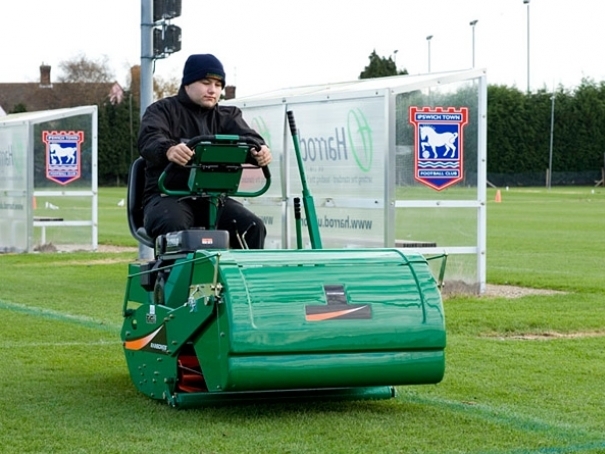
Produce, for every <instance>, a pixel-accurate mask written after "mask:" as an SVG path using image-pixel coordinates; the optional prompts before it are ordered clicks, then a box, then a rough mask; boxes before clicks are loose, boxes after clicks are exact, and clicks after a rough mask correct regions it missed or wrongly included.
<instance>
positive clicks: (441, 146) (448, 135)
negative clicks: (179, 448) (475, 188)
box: [410, 106, 468, 191]
mask: <svg viewBox="0 0 605 454" xmlns="http://www.w3.org/2000/svg"><path fill="white" fill-rule="evenodd" d="M467 122H468V108H467V107H462V108H460V109H455V108H453V107H448V108H443V107H436V108H434V109H430V108H428V107H423V108H418V107H414V106H412V107H410V123H412V124H413V125H414V178H415V179H416V180H417V181H420V182H421V183H423V184H425V185H427V186H430V187H431V188H433V189H436V190H438V191H441V190H442V189H445V188H447V187H448V186H451V185H453V184H455V183H457V182H458V181H460V180H462V178H463V177H464V174H463V163H464V161H463V159H462V156H463V150H462V148H463V143H464V141H463V140H462V139H463V137H462V128H463V127H464V125H466V123H467Z"/></svg>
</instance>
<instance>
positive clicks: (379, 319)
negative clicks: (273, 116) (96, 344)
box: [121, 112, 446, 407]
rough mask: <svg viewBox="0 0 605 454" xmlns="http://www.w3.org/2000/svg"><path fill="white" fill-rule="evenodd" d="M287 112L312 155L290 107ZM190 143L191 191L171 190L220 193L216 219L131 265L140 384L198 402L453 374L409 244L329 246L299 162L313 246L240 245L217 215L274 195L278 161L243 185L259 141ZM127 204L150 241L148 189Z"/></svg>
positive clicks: (436, 292)
mask: <svg viewBox="0 0 605 454" xmlns="http://www.w3.org/2000/svg"><path fill="white" fill-rule="evenodd" d="M288 119H289V121H290V129H291V132H292V137H293V140H294V145H295V151H296V153H297V155H298V157H300V151H299V150H298V137H297V133H296V126H295V124H294V118H293V115H292V114H291V112H288ZM188 145H189V146H190V147H191V148H192V149H194V150H195V155H194V161H193V162H192V163H190V165H189V172H190V178H189V180H188V182H187V189H186V190H173V189H168V188H166V187H164V183H163V181H164V179H163V178H160V182H159V184H160V189H161V190H162V191H163V192H165V193H167V194H171V195H177V196H183V197H205V198H207V199H208V201H209V207H210V216H209V219H210V223H209V227H208V229H194V230H187V231H181V232H174V233H169V234H167V235H161V236H159V237H158V238H157V240H156V241H155V244H154V258H153V259H152V260H146V261H137V262H135V263H131V264H129V270H128V280H127V285H126V293H125V298H124V305H123V315H124V324H123V327H122V332H121V338H122V341H123V345H124V352H125V355H126V362H127V364H128V368H129V371H130V376H131V378H132V381H133V383H134V385H135V387H136V388H137V389H138V390H139V391H140V392H142V393H143V394H145V395H147V396H149V397H151V398H153V399H158V400H164V401H166V402H167V403H168V404H170V405H172V406H175V407H191V406H203V405H207V404H215V403H226V402H246V401H253V402H259V401H266V400H279V401H282V400H292V399H305V400H309V399H321V400H325V399H339V400H342V399H347V400H350V399H354V400H356V399H386V398H391V397H393V396H394V395H395V387H396V386H399V385H412V384H431V383H438V382H440V381H441V380H442V378H443V375H444V369H445V344H446V335H445V325H444V312H443V305H442V300H441V293H440V289H439V286H438V284H437V281H436V279H435V277H434V276H433V274H432V272H431V269H430V267H429V265H428V262H427V259H426V258H425V257H424V256H422V255H421V254H419V253H417V252H411V251H405V252H404V251H403V250H402V249H397V248H376V249H374V248H368V249H322V248H321V241H320V239H319V230H318V228H317V222H316V216H315V214H314V213H315V211H314V207H313V206H312V205H313V200H312V198H311V196H310V194H309V193H308V190H307V188H306V181H305V177H304V171H303V169H302V160H300V159H299V169H300V171H301V179H302V182H303V202H304V205H305V213H306V215H307V220H308V225H309V235H310V237H311V239H312V240H313V244H312V248H311V249H302V248H301V245H302V241H300V240H299V241H298V242H297V244H298V246H299V248H298V249H294V250H290V249H279V250H252V249H247V248H246V243H245V238H238V240H239V241H240V243H241V244H242V246H243V247H244V248H243V249H237V250H234V249H229V247H228V245H229V233H228V232H226V231H220V230H216V229H215V225H214V224H215V221H216V215H217V211H218V210H219V209H220V204H221V200H222V198H223V197H225V196H232V197H241V196H245V197H254V196H259V195H262V194H263V193H264V192H266V191H267V190H268V188H269V185H270V174H269V171H268V169H267V168H263V174H264V176H265V184H264V186H263V187H262V188H261V189H259V190H258V191H256V192H252V193H243V192H238V187H239V182H240V178H241V175H242V171H243V170H242V169H243V168H244V167H245V166H246V165H247V164H245V162H246V158H247V155H248V153H249V151H250V149H253V148H257V149H258V144H257V143H255V142H254V141H251V140H249V139H246V138H243V137H238V136H230V135H216V136H200V137H197V138H195V139H192V141H190V142H189V144H188ZM134 167H135V166H133V169H131V181H129V192H130V191H136V190H137V189H136V188H137V187H138V188H140V187H142V186H141V184H140V182H139V183H138V184H135V182H134V181H133V180H136V178H135V177H133V175H134V173H135V171H134ZM139 167H140V162H139ZM128 200H129V225H130V226H131V231H132V232H133V235H135V237H136V238H138V239H139V240H141V241H144V242H147V243H146V244H149V242H148V237H146V236H145V234H144V231H142V229H141V226H140V225H139V226H137V225H136V224H137V222H136V219H134V218H136V217H137V214H136V210H137V209H139V210H140V206H138V205H137V203H136V201H137V197H135V196H134V195H133V194H129V199H128ZM297 202H298V203H300V202H299V201H297ZM298 210H299V211H300V208H298ZM138 216H139V217H138V219H139V221H140V213H139V214H138ZM133 219H134V220H133ZM300 235H301V233H300V229H297V236H298V237H300ZM317 245H319V247H317Z"/></svg>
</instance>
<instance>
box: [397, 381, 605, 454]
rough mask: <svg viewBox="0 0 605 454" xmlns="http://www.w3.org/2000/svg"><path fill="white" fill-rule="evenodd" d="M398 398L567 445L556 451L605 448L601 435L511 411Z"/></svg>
mask: <svg viewBox="0 0 605 454" xmlns="http://www.w3.org/2000/svg"><path fill="white" fill-rule="evenodd" d="M399 398H400V399H402V400H405V401H407V402H414V403H418V404H421V405H432V406H436V407H438V408H441V409H444V410H447V411H450V412H454V413H464V414H465V415H467V416H470V417H472V418H474V419H478V420H480V421H483V422H489V423H492V424H495V425H498V426H508V427H511V428H513V429H514V430H518V431H522V432H535V433H542V434H546V435H548V437H549V438H551V437H552V440H553V441H554V440H557V441H559V442H564V443H565V446H566V447H562V446H557V447H554V449H569V446H570V445H571V444H575V445H576V448H577V449H578V450H579V449H585V447H587V446H590V449H592V448H594V447H595V446H596V447H605V438H603V434H602V433H599V432H596V431H590V430H586V428H585V427H584V426H577V425H574V424H569V423H559V422H555V421H546V420H542V419H539V418H536V417H533V416H528V415H525V414H522V413H520V412H515V411H512V410H511V409H510V408H506V407H504V406H492V405H485V404H481V403H476V402H460V401H454V400H449V399H444V398H441V397H435V396H430V395H420V394H413V393H405V394H404V393H402V394H400V396H399ZM591 438H592V439H594V440H593V441H591V443H590V444H586V443H585V442H586V441H587V440H589V439H591ZM580 442H581V443H580ZM548 449H553V448H548ZM487 452H494V453H495V452H502V451H486V453H487ZM507 452H509V451H507ZM515 452H516V451H515ZM531 452H536V451H531ZM538 452H542V451H538ZM545 452H547V451H545ZM548 452H550V451H548Z"/></svg>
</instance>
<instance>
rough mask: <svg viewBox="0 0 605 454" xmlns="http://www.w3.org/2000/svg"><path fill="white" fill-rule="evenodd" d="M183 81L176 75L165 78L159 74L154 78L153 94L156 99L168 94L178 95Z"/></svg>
mask: <svg viewBox="0 0 605 454" xmlns="http://www.w3.org/2000/svg"><path fill="white" fill-rule="evenodd" d="M180 85H181V81H180V80H179V79H177V78H176V77H171V78H169V79H164V78H162V77H159V76H155V77H154V78H153V95H154V97H155V99H162V98H165V97H166V96H172V95H176V94H177V93H178V91H179V87H180Z"/></svg>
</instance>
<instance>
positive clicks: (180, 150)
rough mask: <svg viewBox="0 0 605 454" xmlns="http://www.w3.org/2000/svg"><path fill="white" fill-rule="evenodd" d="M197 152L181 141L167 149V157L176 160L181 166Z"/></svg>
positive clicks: (172, 160)
mask: <svg viewBox="0 0 605 454" xmlns="http://www.w3.org/2000/svg"><path fill="white" fill-rule="evenodd" d="M194 154H195V152H194V151H193V150H192V149H191V148H189V147H188V146H187V145H186V144H184V143H179V144H176V145H173V146H171V147H170V148H168V150H166V158H168V161H170V162H174V163H175V164H178V165H180V166H184V165H186V164H187V163H188V162H189V161H190V160H191V158H192V157H193V155H194Z"/></svg>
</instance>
